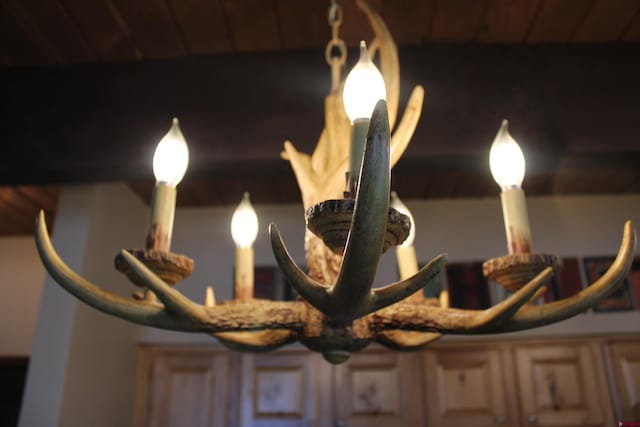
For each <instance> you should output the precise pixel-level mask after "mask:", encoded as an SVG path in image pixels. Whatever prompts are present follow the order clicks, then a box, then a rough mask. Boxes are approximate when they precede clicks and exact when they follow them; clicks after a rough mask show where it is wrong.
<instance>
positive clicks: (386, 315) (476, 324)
mask: <svg viewBox="0 0 640 427" xmlns="http://www.w3.org/2000/svg"><path fill="white" fill-rule="evenodd" d="M552 274H553V270H552V269H551V268H547V269H545V270H543V271H542V272H541V273H540V274H538V275H537V276H536V277H535V278H533V279H532V280H531V281H530V282H529V283H527V284H526V285H525V286H523V287H522V288H521V289H520V290H518V291H517V292H515V293H514V294H513V295H511V296H510V297H509V298H507V299H506V300H504V301H502V302H500V303H499V304H496V305H494V306H493V307H490V308H488V309H486V310H462V309H457V308H440V307H433V306H428V305H425V304H411V303H402V302H401V303H398V304H396V305H394V306H391V307H387V308H384V309H382V310H380V311H377V312H375V313H373V314H371V315H369V323H370V325H371V328H372V329H373V330H376V331H383V330H393V329H401V330H410V331H421V332H441V333H450V334H473V333H486V332H490V331H491V330H495V328H497V327H498V326H499V325H501V324H502V323H503V322H505V321H506V320H508V319H509V318H510V317H511V316H513V314H514V313H515V312H516V311H517V310H518V309H519V308H520V307H522V305H524V304H525V303H526V302H528V301H529V300H530V299H531V297H532V296H533V295H534V294H535V293H536V291H537V290H538V288H540V287H541V286H542V285H543V284H544V283H545V282H546V281H548V280H549V278H550V277H551V275H552Z"/></svg>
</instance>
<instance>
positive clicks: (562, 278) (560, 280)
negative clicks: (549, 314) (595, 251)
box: [544, 258, 584, 302]
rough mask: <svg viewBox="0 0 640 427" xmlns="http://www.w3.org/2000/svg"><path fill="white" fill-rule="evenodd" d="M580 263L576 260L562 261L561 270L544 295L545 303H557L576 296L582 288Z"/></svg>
mask: <svg viewBox="0 0 640 427" xmlns="http://www.w3.org/2000/svg"><path fill="white" fill-rule="evenodd" d="M583 287H584V286H583V284H582V277H581V275H580V261H579V260H578V259H577V258H565V259H563V260H562V270H560V271H559V272H558V273H557V274H555V275H554V276H553V279H552V280H551V283H550V284H549V285H548V287H547V292H546V293H545V294H544V300H545V302H550V301H557V300H561V299H564V298H567V297H570V296H572V295H575V294H577V293H578V292H580V291H581V290H582V288H583Z"/></svg>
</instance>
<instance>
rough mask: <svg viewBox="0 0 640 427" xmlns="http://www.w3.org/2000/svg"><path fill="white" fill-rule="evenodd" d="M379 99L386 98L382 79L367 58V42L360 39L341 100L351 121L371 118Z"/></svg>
mask: <svg viewBox="0 0 640 427" xmlns="http://www.w3.org/2000/svg"><path fill="white" fill-rule="evenodd" d="M381 99H384V100H386V99H387V90H386V88H385V86H384V79H383V78H382V74H380V71H379V70H378V68H377V67H376V65H375V64H374V63H373V61H371V58H369V53H368V52H367V44H366V43H365V42H364V41H361V42H360V59H359V60H358V63H357V64H356V65H355V67H353V69H352V70H351V72H349V75H348V76H347V79H346V80H345V82H344V90H343V92H342V101H343V102H344V109H345V111H346V113H347V116H348V117H349V120H351V122H352V123H353V122H355V121H356V120H357V119H369V118H371V113H373V107H375V106H376V103H377V102H378V101H379V100H381Z"/></svg>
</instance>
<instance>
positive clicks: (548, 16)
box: [0, 0, 640, 66]
mask: <svg viewBox="0 0 640 427" xmlns="http://www.w3.org/2000/svg"><path fill="white" fill-rule="evenodd" d="M340 3H341V5H342V7H343V9H344V22H343V25H342V28H341V36H342V37H343V38H344V39H345V40H346V41H347V42H348V43H349V44H350V45H355V43H357V42H358V41H359V40H361V39H363V38H368V37H369V36H370V34H371V32H370V29H369V27H368V23H367V22H366V20H364V19H363V18H362V15H361V14H360V12H359V11H358V10H357V8H356V6H355V4H354V2H353V1H352V0H346V1H342V2H340ZM370 3H371V4H372V6H374V7H375V8H376V9H377V10H379V11H380V12H381V15H382V18H383V19H384V20H385V22H386V23H387V25H388V27H389V29H390V31H391V33H392V34H393V35H394V37H395V39H396V41H397V43H398V44H400V45H406V44H423V43H442V42H445V43H449V42H454V43H466V42H478V43H549V42H552V43H583V42H587V43H594V42H595V43H601V42H638V41H640V14H639V11H640V1H637V0H371V1H370ZM328 4H329V2H328V1H327V0H135V1H132V0H48V1H44V2H43V1H37V0H5V1H3V2H2V3H1V4H0V28H1V30H0V31H1V32H2V46H1V47H0V62H1V63H2V64H3V65H5V66H23V65H41V64H73V63H81V62H96V61H132V60H133V61H136V60H147V59H159V58H175V57H183V56H187V55H210V54H223V53H246V52H262V51H275V50H282V49H306V48H323V47H324V46H325V45H326V43H327V40H328V39H329V36H330V33H329V27H328V26H327V23H326V14H327V6H328Z"/></svg>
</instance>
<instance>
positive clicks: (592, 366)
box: [514, 342, 613, 427]
mask: <svg viewBox="0 0 640 427" xmlns="http://www.w3.org/2000/svg"><path fill="white" fill-rule="evenodd" d="M514 353H515V361H516V367H517V377H516V378H517V384H518V392H519V394H520V402H521V420H522V422H521V425H523V426H526V425H535V426H549V427H551V426H553V427H555V426H570V427H573V426H594V427H595V426H598V427H599V426H610V425H612V421H613V415H612V413H611V411H610V404H609V393H608V391H607V383H606V380H605V378H604V373H603V367H602V364H601V361H599V360H598V358H597V352H596V351H595V349H594V348H592V346H591V345H590V344H589V343H588V342H577V343H573V344H557V345H549V344H534V345H517V346H516V347H515V349H514Z"/></svg>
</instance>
